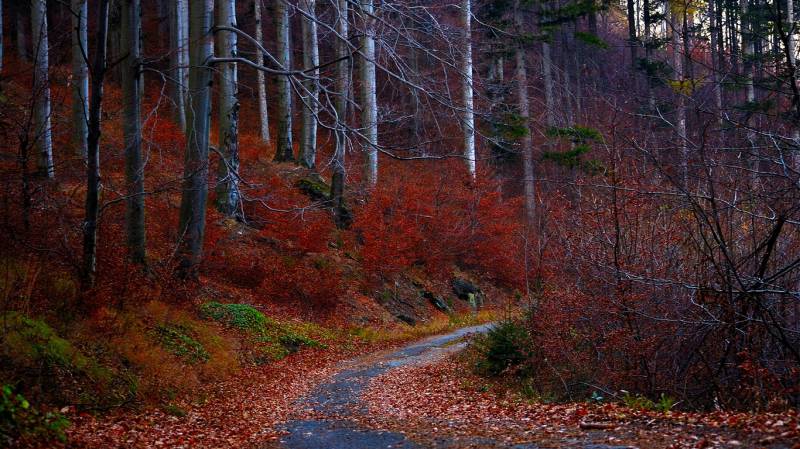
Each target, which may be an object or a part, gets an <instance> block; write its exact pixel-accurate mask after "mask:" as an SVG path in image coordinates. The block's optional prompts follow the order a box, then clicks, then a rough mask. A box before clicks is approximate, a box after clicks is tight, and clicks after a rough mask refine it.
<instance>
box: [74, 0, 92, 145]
mask: <svg viewBox="0 0 800 449" xmlns="http://www.w3.org/2000/svg"><path fill="white" fill-rule="evenodd" d="M72 13H73V15H72V126H74V130H73V133H72V144H73V145H74V146H75V151H76V153H77V154H78V156H80V157H82V158H84V159H86V147H87V139H88V137H87V135H88V134H89V119H88V116H87V114H88V113H89V66H88V58H89V46H88V45H87V43H88V36H87V26H86V20H87V14H88V5H87V3H86V0H72Z"/></svg>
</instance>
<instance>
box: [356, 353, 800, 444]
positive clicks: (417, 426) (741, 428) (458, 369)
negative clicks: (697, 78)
mask: <svg viewBox="0 0 800 449" xmlns="http://www.w3.org/2000/svg"><path fill="white" fill-rule="evenodd" d="M362 397H363V399H364V401H365V402H366V403H367V404H368V410H369V416H365V417H362V418H361V421H362V422H363V423H364V424H366V425H369V426H372V427H375V428H386V429H389V430H395V431H403V432H405V433H407V434H408V435H409V436H411V437H412V438H414V439H416V440H419V441H422V442H426V441H427V442H433V441H437V440H441V439H442V438H445V439H451V440H452V439H455V440H456V441H463V442H464V444H463V445H462V446H463V447H492V443H487V441H490V440H491V441H494V442H496V443H497V446H498V447H499V446H502V445H504V444H509V443H525V442H533V443H536V444H537V445H539V446H540V447H571V446H581V445H585V444H590V443H593V444H608V445H614V446H630V447H640V448H701V447H754V448H759V447H769V448H793V449H800V445H797V446H793V445H795V442H797V441H800V420H798V416H797V413H796V412H794V411H790V412H787V413H784V414H774V413H760V414H752V413H734V412H713V413H685V412H669V413H660V412H650V411H641V410H632V409H630V408H627V407H625V406H622V405H619V404H613V403H607V404H587V403H580V402H575V403H566V404H542V403H534V402H531V401H526V400H524V399H523V398H522V397H520V396H519V395H517V394H513V393H508V392H507V391H494V390H492V389H490V388H488V387H487V386H486V383H485V381H484V380H482V379H480V378H479V377H476V376H474V375H472V374H470V373H469V369H466V368H465V367H464V366H463V365H461V362H458V361H456V359H454V358H452V357H450V358H447V359H444V360H440V361H436V362H433V363H430V364H424V365H410V366H405V367H400V368H396V369H393V370H390V371H388V372H387V373H385V374H383V375H382V376H380V377H378V378H375V379H373V380H372V382H371V383H370V385H369V387H368V388H367V389H366V391H365V392H364V395H363V396H362ZM475 437H481V438H484V439H482V440H476V439H475ZM487 439H488V440H487ZM473 441H479V442H478V443H475V445H474V446H473V444H472V443H471V442H473Z"/></svg>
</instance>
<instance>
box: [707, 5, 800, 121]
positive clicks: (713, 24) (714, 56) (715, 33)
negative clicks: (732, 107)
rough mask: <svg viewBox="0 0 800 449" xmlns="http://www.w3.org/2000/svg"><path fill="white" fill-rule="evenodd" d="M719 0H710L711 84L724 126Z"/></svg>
mask: <svg viewBox="0 0 800 449" xmlns="http://www.w3.org/2000/svg"><path fill="white" fill-rule="evenodd" d="M789 1H791V0H789ZM716 3H717V0H709V2H708V23H709V28H710V31H711V42H710V45H711V84H712V88H713V89H714V106H715V107H716V109H717V111H716V113H717V115H718V118H717V123H718V125H719V127H720V128H722V126H723V120H722V83H720V72H721V71H722V67H721V65H720V64H719V26H720V24H718V23H717V11H716Z"/></svg>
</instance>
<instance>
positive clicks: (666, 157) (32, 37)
mask: <svg viewBox="0 0 800 449" xmlns="http://www.w3.org/2000/svg"><path fill="white" fill-rule="evenodd" d="M2 13H3V14H2V33H0V34H2V38H3V41H2V53H1V54H0V58H2V59H1V60H2V66H0V67H1V68H0V70H1V71H0V89H1V90H0V102H1V103H2V107H1V108H0V170H2V173H0V183H1V184H0V185H1V186H2V187H0V208H2V213H0V226H1V227H2V231H0V234H2V238H0V245H1V246H0V278H3V280H0V292H2V296H0V313H3V314H5V315H4V316H6V317H8V316H11V315H9V314H11V313H21V314H26V315H30V316H41V317H44V318H45V319H46V320H49V322H51V323H54V322H61V323H62V324H63V323H69V322H75V321H76V320H77V321H80V320H83V319H86V317H93V318H91V319H92V320H95V321H97V320H100V321H102V319H98V318H97V316H98V311H101V310H106V309H108V308H111V309H114V310H125V309H127V308H137V307H140V306H141V305H142V304H144V303H146V302H147V301H148V300H152V299H153V298H160V300H162V301H164V302H165V303H169V304H171V306H170V307H172V306H173V305H174V306H176V307H183V308H186V307H190V305H191V304H193V303H194V302H196V301H197V298H198V297H201V296H202V295H203V294H204V292H207V291H208V290H210V289H211V287H209V285H211V284H213V283H215V282H217V283H219V282H223V281H224V282H228V283H230V285H233V286H235V288H237V289H239V290H243V291H248V292H249V293H248V295H250V296H249V297H250V298H251V299H252V302H254V303H256V304H258V303H259V302H277V303H280V304H284V305H287V306H288V307H296V308H299V309H301V310H302V311H303V312H302V313H303V314H305V316H313V317H317V318H319V317H331V316H336V315H337V313H339V314H342V313H345V312H341V311H339V312H337V310H340V309H339V308H340V307H341V304H342V303H343V302H344V301H346V298H351V297H353V296H358V297H361V298H365V299H366V300H367V301H372V302H375V301H379V300H380V296H381V293H380V292H382V291H386V289H387V288H388V289H391V287H387V286H392V285H394V286H395V287H396V286H397V285H398V282H400V281H399V280H400V279H424V281H423V282H449V281H450V279H452V277H453V273H454V272H461V273H470V274H471V275H472V276H473V277H474V278H476V279H480V280H481V282H483V283H487V284H492V285H494V286H497V287H498V288H501V289H504V291H507V292H509V296H510V297H512V298H513V302H514V303H515V304H517V305H519V306H522V307H523V308H524V310H525V312H524V318H523V319H522V321H523V322H524V326H525V328H526V332H527V337H526V338H528V340H527V341H528V350H527V352H526V355H525V358H526V362H525V369H526V370H528V374H529V377H530V379H532V381H531V382H532V384H533V385H535V386H536V387H535V388H536V389H537V390H538V391H539V392H540V394H542V395H543V396H549V397H550V396H551V397H558V398H564V399H578V398H584V397H586V396H588V395H590V394H592V391H600V392H609V391H612V392H613V391H618V390H620V389H625V390H626V391H632V392H637V393H641V394H642V395H645V396H647V397H651V398H657V397H659V395H662V394H668V395H670V396H671V397H675V398H678V399H680V400H681V401H683V404H684V405H685V406H687V407H698V408H707V407H714V406H718V407H726V408H745V409H752V408H757V409H764V408H770V407H797V406H798V404H800V402H799V401H800V390H798V385H800V287H798V286H800V83H799V82H798V79H797V78H798V75H799V74H800V72H799V71H798V67H797V58H796V56H797V45H796V38H797V35H798V29H797V27H796V24H797V20H796V15H797V14H798V12H797V10H796V7H795V5H794V3H793V1H792V0H706V1H702V0H668V1H658V0H626V1H623V2H608V1H606V0H535V1H532V0H452V1H451V0H448V1H440V0H238V1H237V0H216V1H214V0H174V1H166V0H71V1H67V0H62V1H54V0H51V1H48V0H31V1H23V0H4V1H3V2H2ZM243 236H244V237H243ZM245 237H246V239H245ZM395 296H396V295H395ZM104 313H106V314H108V313H109V312H104ZM101 315H102V314H101ZM48 317H49V318H48ZM93 325H94V326H102V323H100V324H98V323H94V324H93ZM64 326H66V327H67V328H68V329H71V328H69V326H68V325H67V324H64Z"/></svg>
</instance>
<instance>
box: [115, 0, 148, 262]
mask: <svg viewBox="0 0 800 449" xmlns="http://www.w3.org/2000/svg"><path fill="white" fill-rule="evenodd" d="M141 29H142V22H141V4H140V0H123V2H122V28H121V34H122V35H121V38H122V43H123V45H124V46H125V49H126V50H127V56H126V57H125V59H124V60H123V61H122V63H121V64H122V73H121V75H122V78H121V79H120V83H121V84H122V86H121V87H122V98H123V135H124V138H125V186H126V199H125V232H126V242H127V246H128V257H130V259H131V261H133V262H135V263H139V264H144V263H145V260H146V242H145V240H146V238H145V235H146V234H145V223H144V158H143V157H142V122H141V107H142V97H141V92H142V91H141V83H142V73H141V63H142V61H141Z"/></svg>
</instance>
